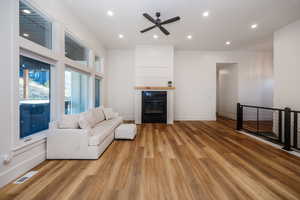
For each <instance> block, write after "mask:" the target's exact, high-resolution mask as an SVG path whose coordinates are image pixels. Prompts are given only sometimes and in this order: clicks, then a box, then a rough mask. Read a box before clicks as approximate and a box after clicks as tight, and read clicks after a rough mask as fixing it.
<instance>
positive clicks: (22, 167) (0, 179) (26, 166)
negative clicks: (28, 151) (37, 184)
mask: <svg viewBox="0 0 300 200" xmlns="http://www.w3.org/2000/svg"><path fill="white" fill-rule="evenodd" d="M44 160H46V151H43V152H41V153H39V154H37V155H35V156H33V157H31V158H28V159H26V160H24V161H22V162H20V163H18V164H17V165H15V166H13V167H11V168H9V169H8V170H6V171H4V172H2V173H1V174H0V188H1V187H3V186H4V185H5V184H7V183H9V182H11V181H13V180H14V179H16V178H18V177H19V176H20V175H21V174H24V173H25V172H27V171H28V170H30V169H32V168H34V167H35V166H37V165H38V164H40V163H41V162H43V161H44Z"/></svg>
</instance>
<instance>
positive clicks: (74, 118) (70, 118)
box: [58, 114, 79, 129]
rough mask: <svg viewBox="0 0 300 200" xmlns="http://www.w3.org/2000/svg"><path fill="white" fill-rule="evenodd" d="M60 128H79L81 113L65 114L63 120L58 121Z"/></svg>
mask: <svg viewBox="0 0 300 200" xmlns="http://www.w3.org/2000/svg"><path fill="white" fill-rule="evenodd" d="M58 128H60V129H78V128H79V115H78V114H77V115H63V116H62V118H61V121H59V123H58Z"/></svg>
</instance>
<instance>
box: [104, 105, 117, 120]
mask: <svg viewBox="0 0 300 200" xmlns="http://www.w3.org/2000/svg"><path fill="white" fill-rule="evenodd" d="M103 113H104V115H105V119H106V120H110V119H112V118H114V117H115V113H114V112H113V110H112V108H103Z"/></svg>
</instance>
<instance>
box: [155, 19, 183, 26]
mask: <svg viewBox="0 0 300 200" xmlns="http://www.w3.org/2000/svg"><path fill="white" fill-rule="evenodd" d="M178 20H180V17H173V18H171V19H167V20H165V21H163V22H161V23H160V25H164V24H169V23H172V22H175V21H178Z"/></svg>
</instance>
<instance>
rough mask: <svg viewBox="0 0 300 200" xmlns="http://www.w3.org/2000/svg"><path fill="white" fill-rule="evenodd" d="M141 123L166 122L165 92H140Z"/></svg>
mask: <svg viewBox="0 0 300 200" xmlns="http://www.w3.org/2000/svg"><path fill="white" fill-rule="evenodd" d="M142 123H167V92H166V91H143V92H142Z"/></svg>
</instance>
